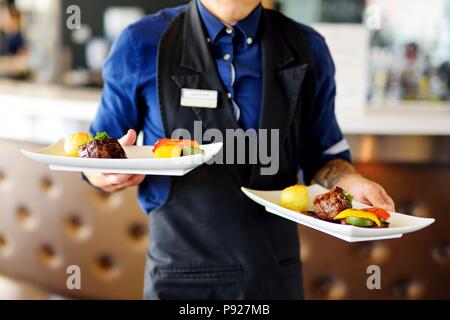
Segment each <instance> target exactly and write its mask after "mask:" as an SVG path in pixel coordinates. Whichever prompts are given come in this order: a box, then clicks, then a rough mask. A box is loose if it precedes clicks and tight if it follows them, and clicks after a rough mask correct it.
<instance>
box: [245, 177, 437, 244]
mask: <svg viewBox="0 0 450 320" xmlns="http://www.w3.org/2000/svg"><path fill="white" fill-rule="evenodd" d="M242 191H243V192H244V193H245V194H246V195H247V196H248V197H249V198H250V199H252V200H253V201H255V202H256V203H258V204H260V205H262V206H264V207H265V208H266V210H267V211H268V212H270V213H273V214H276V215H278V216H280V217H283V218H286V219H289V220H291V221H294V222H296V223H299V224H302V225H305V226H307V227H310V228H313V229H316V230H318V231H321V232H324V233H327V234H329V235H332V236H334V237H337V238H340V239H342V240H345V241H348V242H357V241H372V240H383V239H392V238H400V237H401V236H402V235H403V234H405V233H411V232H414V231H417V230H420V229H423V228H425V227H427V226H429V225H430V224H432V223H433V222H434V221H435V219H432V218H420V217H414V216H410V215H406V214H401V213H396V212H390V214H391V218H390V219H389V221H390V226H389V228H361V227H354V226H349V225H342V224H338V223H332V222H328V221H324V220H320V219H317V218H314V217H310V216H307V215H304V214H301V213H298V212H296V211H292V210H289V209H286V208H283V207H282V206H280V205H279V201H280V196H281V192H282V191H259V190H251V189H247V188H242ZM326 192H328V190H327V189H325V188H323V187H322V186H319V185H313V186H310V187H308V194H309V206H310V208H309V210H312V203H313V199H314V197H316V196H317V195H320V194H323V193H326ZM353 207H354V208H357V209H361V208H367V207H369V206H367V205H364V204H362V203H359V202H357V201H353Z"/></svg>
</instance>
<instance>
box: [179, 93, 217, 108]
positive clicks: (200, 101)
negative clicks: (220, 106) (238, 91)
mask: <svg viewBox="0 0 450 320" xmlns="http://www.w3.org/2000/svg"><path fill="white" fill-rule="evenodd" d="M218 96H219V93H218V92H217V91H215V90H199V89H186V88H183V89H181V101H180V104H181V106H183V107H194V108H211V109H213V108H217V99H218Z"/></svg>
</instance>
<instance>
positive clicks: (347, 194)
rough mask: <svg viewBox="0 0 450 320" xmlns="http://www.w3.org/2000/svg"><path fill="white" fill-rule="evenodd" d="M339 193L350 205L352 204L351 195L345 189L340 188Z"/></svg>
mask: <svg viewBox="0 0 450 320" xmlns="http://www.w3.org/2000/svg"><path fill="white" fill-rule="evenodd" d="M341 195H342V196H343V197H344V198H346V199H347V201H348V202H349V203H350V205H352V202H353V196H352V195H351V194H349V193H347V192H345V190H342V192H341Z"/></svg>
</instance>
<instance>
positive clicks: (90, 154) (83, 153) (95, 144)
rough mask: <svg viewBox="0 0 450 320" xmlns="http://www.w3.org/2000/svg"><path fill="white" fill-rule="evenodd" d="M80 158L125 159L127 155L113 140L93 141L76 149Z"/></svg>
mask: <svg viewBox="0 0 450 320" xmlns="http://www.w3.org/2000/svg"><path fill="white" fill-rule="evenodd" d="M78 155H79V156H80V158H104V159H126V158H127V155H126V153H125V150H123V148H122V146H121V145H120V143H119V142H118V141H117V140H116V139H114V138H106V139H99V140H93V141H91V142H90V143H88V144H85V145H82V146H81V147H80V148H79V149H78Z"/></svg>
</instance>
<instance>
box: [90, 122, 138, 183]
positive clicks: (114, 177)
mask: <svg viewBox="0 0 450 320" xmlns="http://www.w3.org/2000/svg"><path fill="white" fill-rule="evenodd" d="M136 139H137V134H136V131H134V130H128V132H127V134H126V135H124V136H123V137H122V138H120V139H119V143H120V144H121V145H122V146H132V145H134V144H135V142H136ZM84 175H85V176H86V178H87V179H88V180H89V182H90V183H91V184H92V185H93V186H94V187H97V188H100V189H102V190H104V191H106V192H116V191H120V190H123V189H125V188H128V187H134V186H137V185H139V184H141V182H142V181H144V179H145V175H142V174H116V173H95V172H85V173H84Z"/></svg>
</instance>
